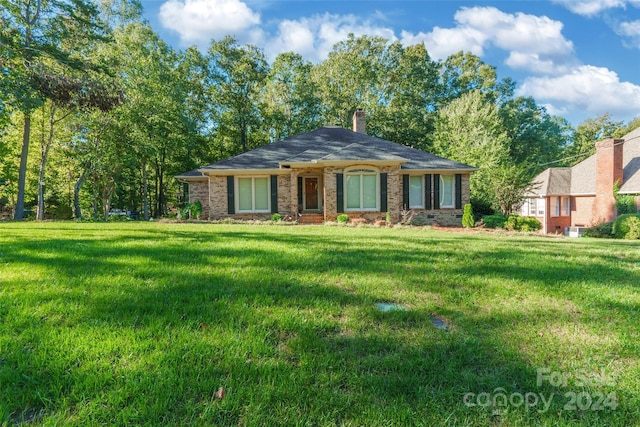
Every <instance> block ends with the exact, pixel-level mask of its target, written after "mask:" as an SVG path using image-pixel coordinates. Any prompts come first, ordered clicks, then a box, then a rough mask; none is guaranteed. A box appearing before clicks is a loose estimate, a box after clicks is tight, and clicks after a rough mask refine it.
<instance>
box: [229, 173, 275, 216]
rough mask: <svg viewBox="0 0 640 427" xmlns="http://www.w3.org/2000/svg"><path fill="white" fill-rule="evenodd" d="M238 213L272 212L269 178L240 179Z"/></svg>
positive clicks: (237, 197) (237, 196)
mask: <svg viewBox="0 0 640 427" xmlns="http://www.w3.org/2000/svg"><path fill="white" fill-rule="evenodd" d="M236 188H237V194H236V200H237V201H238V202H237V203H238V209H237V211H238V212H270V206H269V202H270V197H269V195H270V190H269V178H268V177H264V178H262V177H261V178H238V185H237V187H236Z"/></svg>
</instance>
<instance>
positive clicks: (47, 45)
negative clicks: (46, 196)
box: [0, 0, 105, 220]
mask: <svg viewBox="0 0 640 427" xmlns="http://www.w3.org/2000/svg"><path fill="white" fill-rule="evenodd" d="M0 6H2V7H1V8H0V21H2V24H3V25H2V26H3V29H2V31H0V43H1V44H2V48H3V50H4V51H5V53H4V55H3V56H4V64H5V70H7V73H8V79H9V80H11V82H12V83H13V85H12V90H11V91H10V93H9V95H10V100H11V101H10V102H11V103H12V104H13V105H15V106H16V108H17V109H18V110H19V111H21V112H22V114H23V117H24V122H23V123H24V125H23V132H22V149H21V155H20V169H19V176H18V194H17V202H16V208H15V219H18V220H19V219H22V217H23V212H24V187H25V181H26V170H27V158H28V153H29V136H30V131H31V113H32V112H33V110H34V109H35V108H37V107H39V106H40V105H42V103H43V101H44V99H47V98H49V99H50V98H51V97H54V96H63V97H64V96H67V95H70V94H71V93H73V91H74V90H76V89H79V88H78V87H77V86H76V85H73V84H71V85H69V84H68V80H67V79H65V78H60V79H48V78H47V77H46V76H47V75H48V76H49V77H50V76H51V75H52V74H51V72H52V71H53V72H55V75H56V76H64V75H65V74H66V73H68V72H73V71H76V70H84V69H86V68H87V64H88V62H87V61H86V59H87V58H85V57H83V54H84V53H85V52H86V51H85V50H84V49H83V46H81V45H77V44H75V43H74V44H73V46H72V45H71V44H68V43H65V42H66V40H67V39H72V40H74V41H76V42H77V41H78V40H82V41H83V43H84V44H85V46H86V45H89V44H91V43H93V42H95V41H96V40H102V39H103V38H104V35H105V27H104V26H103V25H102V23H101V22H100V21H99V19H98V12H97V9H96V8H95V6H94V5H93V4H92V3H90V2H88V1H86V0H67V1H65V0H26V1H23V0H0ZM79 34H82V37H78V35H79ZM75 93H76V94H81V93H82V91H77V90H76V91H75Z"/></svg>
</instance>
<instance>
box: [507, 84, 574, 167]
mask: <svg viewBox="0 0 640 427" xmlns="http://www.w3.org/2000/svg"><path fill="white" fill-rule="evenodd" d="M499 115H500V119H501V120H502V123H503V125H504V128H505V131H506V133H507V138H508V139H509V158H510V160H511V162H512V163H514V164H518V165H522V167H523V168H524V169H525V170H527V171H529V174H530V175H531V176H530V178H531V177H533V176H535V175H536V174H537V173H539V172H541V171H542V170H543V169H545V168H546V166H544V165H545V164H548V163H549V162H553V161H555V160H557V159H559V158H560V157H561V156H562V152H563V150H564V149H565V146H566V144H567V142H568V139H569V130H570V125H569V124H568V123H567V122H566V120H564V119H561V118H559V117H554V116H550V115H549V114H548V113H547V111H546V110H545V108H544V107H540V106H538V105H537V104H536V102H535V100H534V99H533V98H531V97H518V98H512V99H509V100H507V101H506V102H505V103H504V104H502V105H501V106H500V110H499Z"/></svg>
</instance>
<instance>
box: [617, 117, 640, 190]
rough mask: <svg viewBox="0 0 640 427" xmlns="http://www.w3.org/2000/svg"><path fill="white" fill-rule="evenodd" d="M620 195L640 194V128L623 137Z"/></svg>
mask: <svg viewBox="0 0 640 427" xmlns="http://www.w3.org/2000/svg"><path fill="white" fill-rule="evenodd" d="M623 159H624V160H623V162H624V163H623V167H624V172H623V178H622V182H623V184H622V185H621V186H620V192H621V193H629V194H640V128H637V129H635V130H634V131H632V132H629V133H628V134H627V135H625V136H624V146H623Z"/></svg>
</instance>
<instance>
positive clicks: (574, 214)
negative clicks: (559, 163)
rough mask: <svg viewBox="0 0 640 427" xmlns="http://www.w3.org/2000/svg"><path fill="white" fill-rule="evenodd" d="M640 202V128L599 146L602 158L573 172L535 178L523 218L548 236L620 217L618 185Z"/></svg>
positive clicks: (554, 170) (559, 170)
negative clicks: (539, 225)
mask: <svg viewBox="0 0 640 427" xmlns="http://www.w3.org/2000/svg"><path fill="white" fill-rule="evenodd" d="M616 183H617V184H618V185H619V186H620V191H619V194H630V195H635V196H636V206H638V205H639V204H640V197H638V196H639V195H640V128H637V129H636V130H634V131H632V132H630V133H629V134H627V135H625V136H624V137H623V138H621V139H605V140H603V141H599V142H597V143H596V154H594V155H593V156H591V157H589V158H588V159H586V160H584V161H582V162H580V163H578V164H577V165H575V166H573V167H571V168H549V169H547V170H545V171H544V172H542V173H541V174H540V175H538V176H537V177H535V178H534V179H533V186H532V189H531V190H530V191H529V192H528V193H527V194H526V195H525V197H526V199H525V203H524V205H523V206H522V210H521V214H522V215H524V216H533V217H536V218H538V220H540V222H541V223H542V231H544V232H545V233H563V232H565V231H566V227H590V226H593V225H597V224H601V223H603V222H609V221H612V220H613V219H615V218H616V216H617V212H616V209H615V198H614V194H613V193H614V185H615V184H616Z"/></svg>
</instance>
